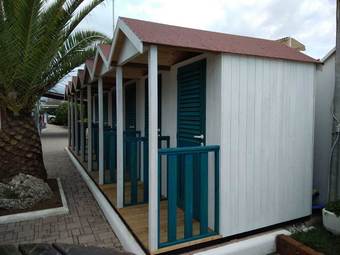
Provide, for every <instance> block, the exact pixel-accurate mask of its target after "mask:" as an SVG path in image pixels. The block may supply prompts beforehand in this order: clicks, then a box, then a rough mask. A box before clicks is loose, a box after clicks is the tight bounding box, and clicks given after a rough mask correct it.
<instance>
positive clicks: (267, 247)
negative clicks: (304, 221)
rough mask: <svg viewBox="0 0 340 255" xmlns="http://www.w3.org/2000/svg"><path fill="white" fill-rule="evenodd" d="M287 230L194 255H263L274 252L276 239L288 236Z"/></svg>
mask: <svg viewBox="0 0 340 255" xmlns="http://www.w3.org/2000/svg"><path fill="white" fill-rule="evenodd" d="M290 234H291V233H290V232H289V231H287V230H284V229H281V230H277V231H274V232H271V233H268V234H263V235H257V236H255V237H250V238H248V239H245V240H242V241H237V242H235V243H231V244H226V245H224V246H220V247H218V248H214V249H210V250H206V251H202V252H198V253H195V255H263V254H271V253H274V252H276V243H275V241H276V237H277V236H278V235H290Z"/></svg>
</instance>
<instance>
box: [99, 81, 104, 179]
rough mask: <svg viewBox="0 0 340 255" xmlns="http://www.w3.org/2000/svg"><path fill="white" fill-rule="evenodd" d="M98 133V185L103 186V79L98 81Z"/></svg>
mask: <svg viewBox="0 0 340 255" xmlns="http://www.w3.org/2000/svg"><path fill="white" fill-rule="evenodd" d="M98 133H99V157H98V168H99V185H102V184H104V112H103V79H102V78H99V79H98Z"/></svg>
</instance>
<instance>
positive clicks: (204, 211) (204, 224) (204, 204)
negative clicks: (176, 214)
mask: <svg viewBox="0 0 340 255" xmlns="http://www.w3.org/2000/svg"><path fill="white" fill-rule="evenodd" d="M199 155H200V172H201V173H200V203H199V205H200V233H201V235H202V234H205V233H207V232H208V153H207V152H205V153H200V154H199Z"/></svg>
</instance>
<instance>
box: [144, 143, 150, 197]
mask: <svg viewBox="0 0 340 255" xmlns="http://www.w3.org/2000/svg"><path fill="white" fill-rule="evenodd" d="M143 177H144V178H143V180H144V203H147V202H148V201H149V190H148V188H149V147H148V142H147V140H144V142H143Z"/></svg>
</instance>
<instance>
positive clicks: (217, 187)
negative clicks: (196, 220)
mask: <svg viewBox="0 0 340 255" xmlns="http://www.w3.org/2000/svg"><path fill="white" fill-rule="evenodd" d="M214 221H215V229H214V230H215V232H216V233H218V234H219V233H220V150H216V151H215V219H214Z"/></svg>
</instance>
